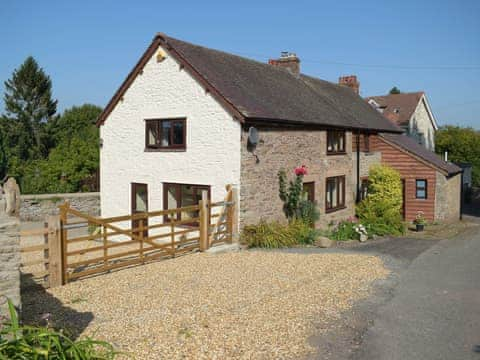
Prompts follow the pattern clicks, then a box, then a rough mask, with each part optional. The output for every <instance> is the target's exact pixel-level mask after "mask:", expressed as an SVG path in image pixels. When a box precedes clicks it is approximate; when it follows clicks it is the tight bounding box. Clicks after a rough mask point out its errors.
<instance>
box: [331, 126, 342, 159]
mask: <svg viewBox="0 0 480 360" xmlns="http://www.w3.org/2000/svg"><path fill="white" fill-rule="evenodd" d="M344 153H345V131H340V130H329V131H327V154H329V155H331V154H344Z"/></svg>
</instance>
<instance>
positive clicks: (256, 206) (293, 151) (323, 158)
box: [240, 127, 355, 227]
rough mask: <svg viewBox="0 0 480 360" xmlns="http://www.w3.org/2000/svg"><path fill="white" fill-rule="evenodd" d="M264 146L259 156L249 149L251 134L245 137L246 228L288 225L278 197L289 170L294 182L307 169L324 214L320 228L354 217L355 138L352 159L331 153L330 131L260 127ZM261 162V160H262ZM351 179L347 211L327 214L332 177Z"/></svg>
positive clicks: (242, 189) (242, 214)
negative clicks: (296, 171)
mask: <svg viewBox="0 0 480 360" xmlns="http://www.w3.org/2000/svg"><path fill="white" fill-rule="evenodd" d="M258 130H259V143H258V145H257V146H256V148H255V150H254V151H250V150H249V149H248V148H247V141H248V140H247V138H248V133H247V132H246V129H245V130H244V131H243V132H242V150H241V151H242V157H241V177H240V183H241V187H240V225H241V227H243V226H245V225H248V224H256V223H258V222H259V221H260V219H265V220H268V221H272V220H278V221H286V220H285V216H284V214H283V211H282V205H283V204H282V201H281V200H280V198H279V196H278V178H277V173H278V171H279V170H280V169H282V168H283V169H285V170H286V172H287V175H288V176H289V177H290V178H292V177H293V170H294V168H295V167H297V166H300V165H306V166H307V168H308V171H309V173H308V175H307V176H305V178H304V181H305V182H312V181H313V182H314V183H315V185H314V186H315V189H314V193H315V201H316V202H317V204H318V208H319V210H320V221H319V222H318V223H317V224H316V225H317V226H318V227H320V226H325V225H326V224H328V223H329V222H330V221H332V220H334V221H337V220H341V219H345V218H348V217H349V216H352V215H354V212H355V179H354V178H353V176H352V175H353V170H352V161H353V157H352V150H351V149H352V143H351V141H352V135H351V133H350V132H347V135H346V144H345V149H346V151H347V152H346V154H342V155H328V156H327V154H326V137H327V135H326V131H325V130H317V129H303V130H302V129H296V128H285V127H282V128H263V127H259V128H258ZM257 157H258V161H257ZM340 175H345V181H346V184H345V205H346V207H345V209H342V210H337V211H335V212H331V213H328V214H326V213H325V187H326V178H327V177H330V176H340Z"/></svg>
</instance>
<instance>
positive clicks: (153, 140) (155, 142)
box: [145, 119, 186, 150]
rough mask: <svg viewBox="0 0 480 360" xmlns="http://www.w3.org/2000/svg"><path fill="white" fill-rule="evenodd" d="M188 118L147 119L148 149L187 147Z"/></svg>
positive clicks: (146, 141) (146, 135) (146, 138)
mask: <svg viewBox="0 0 480 360" xmlns="http://www.w3.org/2000/svg"><path fill="white" fill-rule="evenodd" d="M185 135H186V120H185V119H165V120H145V147H146V148H147V149H150V150H151V149H154V150H162V149H180V150H181V149H185V147H186V136H185Z"/></svg>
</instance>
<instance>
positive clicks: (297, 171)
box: [295, 165, 308, 176]
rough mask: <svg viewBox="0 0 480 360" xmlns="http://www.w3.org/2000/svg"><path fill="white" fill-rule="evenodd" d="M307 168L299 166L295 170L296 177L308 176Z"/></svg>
mask: <svg viewBox="0 0 480 360" xmlns="http://www.w3.org/2000/svg"><path fill="white" fill-rule="evenodd" d="M307 173H308V172H307V167H306V166H305V165H302V166H299V167H297V168H295V175H297V176H303V175H307Z"/></svg>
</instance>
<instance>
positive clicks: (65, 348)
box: [0, 300, 118, 360]
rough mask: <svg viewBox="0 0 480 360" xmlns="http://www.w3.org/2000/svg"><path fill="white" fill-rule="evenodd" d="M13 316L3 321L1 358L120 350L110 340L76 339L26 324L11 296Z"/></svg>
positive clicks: (89, 359) (102, 354) (47, 359)
mask: <svg viewBox="0 0 480 360" xmlns="http://www.w3.org/2000/svg"><path fill="white" fill-rule="evenodd" d="M8 307H9V312H10V319H9V320H8V321H7V322H6V323H3V324H1V323H0V359H44V360H53V359H65V360H70V359H72V360H73V359H82V360H100V359H103V360H109V359H114V358H115V357H116V355H118V353H117V352H115V351H114V349H113V346H112V345H110V344H109V343H107V342H103V341H97V340H93V339H90V338H87V339H83V340H77V341H73V340H71V339H70V338H68V337H67V336H66V335H65V334H63V333H61V332H56V331H54V330H53V329H50V328H47V327H37V326H25V325H20V324H19V322H18V315H17V312H16V311H15V308H14V306H13V304H12V302H11V301H10V300H8Z"/></svg>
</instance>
